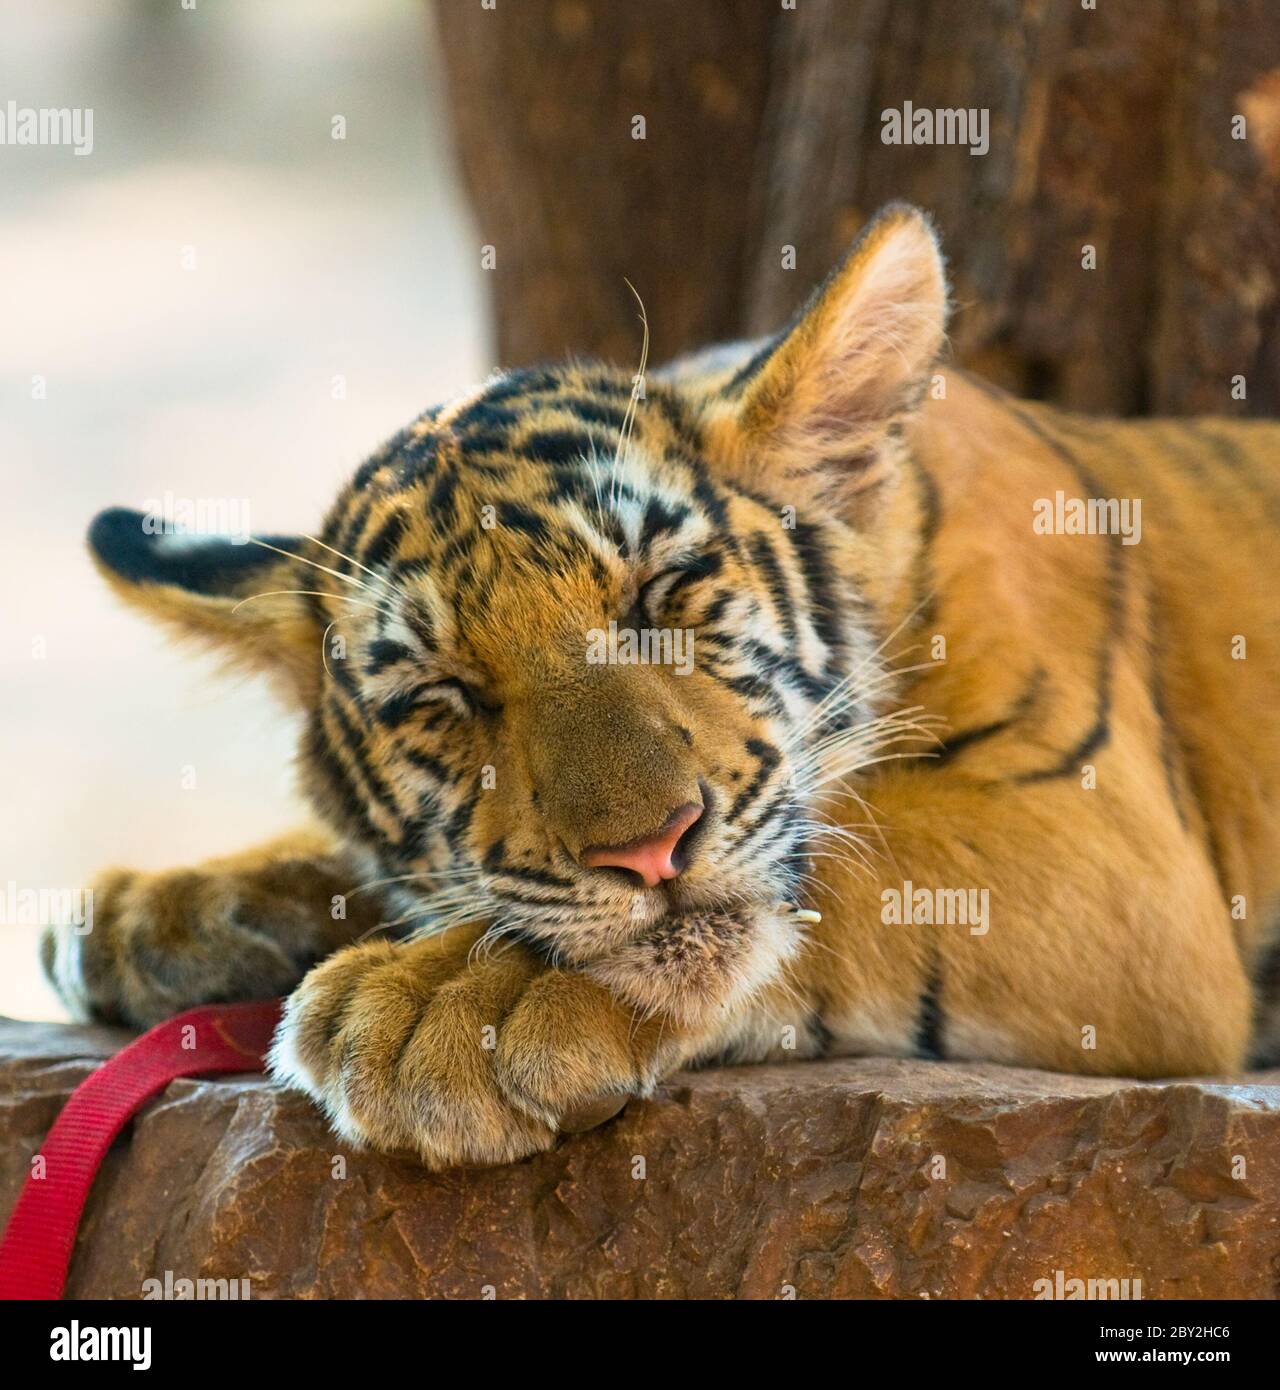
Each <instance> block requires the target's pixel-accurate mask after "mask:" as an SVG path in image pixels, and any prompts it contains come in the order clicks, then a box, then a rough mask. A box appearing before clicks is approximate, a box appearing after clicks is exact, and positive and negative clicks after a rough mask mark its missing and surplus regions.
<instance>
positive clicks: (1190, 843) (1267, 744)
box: [43, 205, 1280, 1167]
mask: <svg viewBox="0 0 1280 1390" xmlns="http://www.w3.org/2000/svg"><path fill="white" fill-rule="evenodd" d="M946 306H947V289H946V283H945V278H944V270H943V262H942V259H941V256H940V253H939V249H938V245H937V242H936V239H935V237H934V234H933V232H932V230H931V228H930V225H929V223H928V221H927V220H926V218H925V217H924V216H923V215H922V214H921V213H919V212H918V211H916V210H914V209H912V208H909V207H906V206H902V205H893V206H890V207H888V208H886V209H885V210H884V211H883V212H882V213H881V214H880V215H879V216H878V217H877V218H876V219H875V221H874V222H873V223H872V224H871V225H870V226H869V227H867V228H866V230H865V231H864V232H863V234H862V236H861V238H860V239H859V240H858V242H857V243H856V245H854V247H853V248H852V249H851V251H850V252H849V253H848V255H847V257H846V258H845V260H844V261H843V263H842V264H840V265H839V266H838V267H837V268H836V270H835V271H834V272H833V273H832V275H831V276H830V277H829V279H828V280H827V281H826V283H825V284H824V285H823V286H822V287H821V288H820V289H819V290H818V291H817V292H816V293H815V294H814V295H813V297H812V299H811V300H810V302H809V303H808V305H807V306H806V307H805V308H804V309H803V311H802V312H801V313H800V314H799V315H798V316H797V317H796V319H795V321H794V322H793V323H792V324H791V326H790V327H788V328H787V329H785V330H784V331H783V332H780V333H779V334H777V335H776V336H775V337H774V338H771V339H770V340H769V341H767V342H765V343H763V344H752V345H748V346H744V347H735V348H730V349H721V350H715V351H711V352H709V353H706V354H703V355H701V356H697V357H694V358H691V359H687V360H685V361H682V362H679V363H676V364H675V365H674V366H673V367H671V368H669V369H667V370H666V371H663V372H659V373H657V374H654V375H652V376H651V377H650V378H649V379H647V380H645V379H644V377H643V376H641V377H640V378H636V379H633V377H632V375H631V373H629V372H624V371H619V370H613V369H610V368H606V367H603V366H598V365H582V364H574V365H563V366H547V367H540V368H537V369H533V370H524V371H513V372H508V373H503V374H499V375H497V376H495V377H493V378H492V379H491V380H489V381H487V382H486V383H485V384H484V385H482V386H480V387H478V388H477V389H475V390H474V391H472V392H471V393H470V394H468V395H466V396H463V397H462V398H460V399H457V400H454V401H451V402H449V403H448V404H447V405H444V406H441V407H438V408H436V409H432V410H428V411H427V412H426V413H425V414H423V415H422V416H421V417H420V418H419V419H417V420H415V421H414V422H413V423H412V424H411V425H410V426H409V427H408V428H407V429H405V430H403V431H402V432H401V433H400V434H398V435H396V436H395V438H394V439H392V440H391V441H390V442H389V443H387V444H386V445H385V446H384V447H383V448H381V449H380V450H379V451H378V452H377V453H376V454H374V456H373V457H372V458H371V459H370V460H369V461H368V462H367V463H365V464H364V465H363V466H362V467H361V468H360V469H359V471H358V472H357V473H356V474H355V477H354V478H353V479H352V480H351V482H350V484H349V485H348V486H347V487H346V488H345V490H344V491H343V492H342V494H341V495H340V496H339V498H338V500H337V502H336V503H335V505H334V506H333V508H332V510H331V511H330V512H329V515H328V518H327V520H326V521H325V522H324V525H323V527H322V528H321V530H320V532H319V534H318V535H316V536H290V537H283V536H274V537H263V538H260V540H259V543H257V544H254V545H235V544H231V543H229V542H226V541H222V540H220V539H217V538H210V539H205V540H199V539H197V538H193V537H189V536H188V537H181V538H174V537H171V536H165V535H154V534H150V533H149V531H150V529H152V528H148V527H145V526H144V524H143V523H144V518H143V517H142V516H141V515H140V514H138V513H136V512H129V511H121V510H114V511H108V512H104V513H103V514H102V515H100V516H99V517H98V518H97V519H96V520H95V521H94V523H93V526H92V529H91V531H90V536H89V540H90V546H91V549H92V552H93V555H94V556H95V558H96V561H97V564H98V566H99V568H100V569H101V571H102V573H103V575H104V576H105V578H106V580H107V582H108V583H109V584H110V585H111V586H112V587H113V588H114V589H115V590H116V591H117V593H119V594H120V595H121V596H122V597H123V598H125V599H127V600H128V601H130V602H131V603H134V604H136V605H138V606H139V607H140V608H142V609H143V610H145V611H146V612H147V613H149V614H150V615H151V616H153V617H156V618H159V619H161V620H162V621H165V622H167V623H169V624H171V625H172V627H173V628H175V629H176V630H177V631H178V632H181V633H185V634H194V635H196V636H199V637H202V638H205V639H207V640H208V641H209V642H210V643H212V644H214V645H215V646H217V647H219V648H221V649H222V650H223V651H224V652H226V653H227V654H229V655H230V656H231V657H232V658H233V659H235V660H237V661H239V662H241V663H243V664H246V665H248V666H250V667H253V668H254V669H257V670H260V671H263V672H265V673H267V674H268V675H270V676H271V677H272V678H273V679H274V680H275V682H276V683H277V685H278V686H279V688H280V690H281V691H282V692H283V693H284V694H285V696H286V698H287V699H288V700H290V701H291V702H292V703H293V704H294V705H295V706H297V707H299V708H300V709H301V710H302V711H303V712H304V713H305V733H304V736H303V738H302V744H301V750H300V756H299V767H300V772H301V783H302V787H303V789H304V790H305V793H306V795H307V797H308V799H309V801H310V803H311V805H312V806H313V807H314V808H315V811H316V813H317V816H318V822H319V824H320V825H322V826H323V827H324V828H323V829H308V830H306V831H304V832H301V833H299V834H298V835H296V836H291V837H286V838H284V839H282V840H280V841H278V842H275V843H272V844H269V845H266V846H264V847H261V848H258V849H254V850H251V851H249V852H248V853H246V854H244V855H241V856H236V857H232V858H228V859H222V860H217V861H214V862H211V863H208V864H205V865H202V866H200V867H198V868H194V869H189V870H181V871H177V872H172V873H162V874H156V875H146V874H141V873H131V872H127V871H115V872H111V873H108V874H107V875H106V876H105V877H104V878H103V879H102V880H101V881H100V883H99V884H98V888H97V898H96V919H97V920H96V926H95V929H94V930H93V932H92V933H91V934H89V935H87V936H80V935H77V934H76V933H75V932H74V931H63V932H53V933H51V934H50V935H49V936H48V937H47V939H46V940H45V942H44V945H43V957H44V961H45V966H46V969H47V971H48V973H49V975H50V977H51V979H52V980H53V981H54V982H55V984H56V986H57V987H58V988H59V989H60V990H61V992H62V994H63V996H64V998H65V999H66V1000H67V1002H68V1004H69V1005H71V1006H73V1007H74V1008H75V1009H76V1010H77V1011H78V1012H81V1013H84V1014H88V1015H92V1016H95V1017H97V1018H102V1019H107V1020H113V1021H119V1022H124V1023H127V1024H130V1025H134V1026H138V1027H141V1026H145V1025H148V1024H152V1023H155V1022H156V1021H157V1020H159V1019H162V1018H164V1017H166V1016H167V1015H170V1014H172V1013H174V1012H175V1011H177V1010H180V1009H183V1008H185V1007H188V1006H190V1005H194V1004H196V1003H198V1002H202V1001H206V1000H230V999H247V998H255V997H262V996H270V995H273V994H288V996H289V998H288V1002H287V1006H286V1009H285V1014H284V1020H283V1023H282V1024H281V1026H280V1029H279V1031H278V1034H277V1036H276V1039H275V1042H274V1047H273V1052H272V1057H271V1066H272V1070H273V1072H274V1075H275V1076H276V1077H277V1078H278V1079H279V1081H280V1082H281V1083H282V1084H284V1085H286V1086H291V1087H297V1088H300V1089H301V1090H303V1091H305V1092H306V1093H307V1094H309V1095H310V1096H312V1097H314V1099H315V1100H316V1102H317V1103H318V1104H319V1105H320V1106H322V1107H323V1108H324V1110H325V1111H326V1112H327V1114H328V1116H329V1118H330V1119H331V1121H332V1123H333V1125H334V1127H335V1128H336V1129H337V1130H338V1131H339V1133H340V1134H341V1135H342V1136H343V1138H345V1139H346V1140H348V1141H350V1142H352V1143H357V1144H368V1145H372V1146H374V1147H376V1148H378V1149H383V1150H395V1151H411V1152H413V1153H415V1154H417V1155H418V1156H419V1157H420V1158H421V1160H422V1161H423V1162H424V1163H426V1164H428V1165H431V1166H434V1167H440V1166H445V1165H451V1164H461V1163H499V1162H504V1161H509V1160H513V1159H517V1158H520V1157H521V1156H523V1155H526V1154H530V1153H532V1152H535V1151H538V1150H541V1149H545V1148H547V1147H548V1146H549V1145H551V1144H552V1143H553V1142H554V1141H555V1139H556V1136H557V1133H558V1132H560V1131H562V1130H565V1129H572V1128H575V1127H581V1126H582V1125H584V1124H587V1123H591V1122H593V1121H598V1120H600V1119H601V1118H602V1117H603V1116H606V1115H608V1114H610V1113H612V1112H614V1111H616V1110H617V1109H618V1108H619V1107H620V1106H621V1105H622V1104H623V1103H624V1102H625V1100H626V1098H627V1097H629V1096H643V1095H645V1094H646V1093H648V1092H650V1091H651V1089H652V1088H653V1087H654V1086H655V1085H656V1083H657V1082H658V1081H659V1080H660V1079H661V1078H663V1077H664V1076H666V1075H668V1074H669V1073H670V1072H672V1071H673V1070H674V1069H677V1068H679V1067H682V1066H687V1065H692V1064H705V1063H708V1062H711V1061H713V1060H720V1061H731V1062H760V1061H766V1060H767V1061H785V1060H790V1059H794V1058H816V1057H822V1056H828V1055H841V1054H855V1053H876V1054H887V1055H892V1056H901V1057H930V1058H970V1059H988V1060H992V1061H996V1062H1004V1063H1011V1064H1015V1065H1020V1066H1029V1067H1041V1068H1052V1069H1059V1070H1064V1071H1074V1072H1087V1073H1099V1074H1125V1075H1132V1076H1140V1077H1162V1076H1174V1075H1180V1074H1191V1073H1210V1072H1218V1073H1220V1072H1233V1071H1236V1070H1238V1069H1239V1068H1241V1067H1243V1066H1244V1065H1246V1062H1247V1061H1248V1060H1249V1059H1250V1058H1251V1057H1252V1058H1253V1059H1255V1060H1260V1059H1262V1058H1264V1057H1265V1056H1267V1055H1268V1054H1272V1055H1273V1054H1274V1053H1275V1052H1276V1051H1277V1050H1280V1048H1278V1044H1280V1027H1277V1023H1276V1020H1275V1017H1274V1016H1273V1015H1272V1014H1271V1013H1269V1012H1268V997H1269V996H1268V990H1269V989H1271V990H1274V987H1275V985H1276V983H1277V979H1276V977H1277V974H1280V970H1278V969H1277V965H1278V963H1280V952H1277V950H1276V939H1277V922H1278V921H1280V721H1277V720H1276V719H1275V717H1274V714H1275V710H1276V708H1277V703H1278V701H1280V584H1278V583H1277V580H1278V578H1280V574H1278V572H1277V570H1278V567H1277V559H1276V557H1277V554H1278V553H1280V546H1278V545H1277V536H1276V529H1275V526H1276V521H1277V519H1278V518H1280V480H1278V479H1277V476H1276V475H1275V467H1276V463H1277V460H1280V426H1277V425H1275V424H1268V423H1239V422H1236V421H1232V420H1227V419H1201V420H1193V421H1162V420H1155V421H1144V422H1124V423H1117V422H1112V421H1100V420H1088V419H1082V418H1078V417H1075V416H1071V415H1068V414H1064V413H1062V412H1060V411H1057V410H1053V409H1049V408H1046V407H1044V406H1041V405H1031V404H1027V403H1025V402H1020V401H1017V400H1015V399H1012V398H1010V397H1008V396H1006V395H1004V394H1003V393H1002V392H1000V391H997V390H996V389H994V388H992V387H990V386H988V385H986V384H984V383H983V382H981V381H979V380H976V379H974V378H972V377H970V376H968V375H966V374H964V373H962V372H960V371H957V370H953V369H947V368H945V367H943V366H940V365H939V355H940V352H941V350H942V347H943V342H944V325H945V320H946Z"/></svg>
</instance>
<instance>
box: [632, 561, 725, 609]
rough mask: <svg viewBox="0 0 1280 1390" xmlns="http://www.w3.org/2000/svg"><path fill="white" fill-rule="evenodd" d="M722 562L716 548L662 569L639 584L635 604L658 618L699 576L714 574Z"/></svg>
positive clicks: (701, 577) (702, 577)
mask: <svg viewBox="0 0 1280 1390" xmlns="http://www.w3.org/2000/svg"><path fill="white" fill-rule="evenodd" d="M722 563H723V561H722V560H721V558H720V556H719V555H718V554H715V553H714V552H713V553H710V554H707V555H700V556H698V557H697V558H695V559H691V560H687V561H685V562H684V563H683V564H680V565H672V566H671V567H670V568H669V569H665V570H662V571H660V572H659V573H658V574H655V575H654V576H653V577H652V578H651V579H646V580H645V582H644V583H643V584H642V585H641V586H640V592H639V594H638V595H637V596H636V607H637V608H638V609H639V611H640V612H641V613H643V614H644V615H645V616H646V617H647V618H649V619H650V621H653V622H657V621H658V620H659V619H660V617H661V615H662V613H663V612H664V611H665V610H667V609H669V608H670V606H671V604H672V603H673V602H674V600H675V599H677V598H678V597H679V595H680V594H681V593H683V592H684V591H685V590H686V589H688V588H689V586H690V585H692V584H695V583H696V582H697V581H698V580H699V579H705V578H706V577H707V576H708V575H712V574H715V573H716V572H717V571H718V570H719V569H720V566H721V564H722Z"/></svg>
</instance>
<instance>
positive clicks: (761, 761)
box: [724, 738, 782, 825]
mask: <svg viewBox="0 0 1280 1390" xmlns="http://www.w3.org/2000/svg"><path fill="white" fill-rule="evenodd" d="M746 750H747V752H748V753H750V754H751V756H752V757H753V758H755V760H756V763H757V767H756V773H755V776H754V777H752V779H751V781H750V782H748V783H747V785H746V786H745V787H744V788H743V789H742V790H741V791H740V792H739V793H738V795H737V796H735V797H734V799H733V803H732V804H731V805H730V807H729V809H728V810H727V811H726V812H725V813H724V821H725V824H726V825H732V824H733V822H734V821H736V820H737V819H738V817H739V816H740V815H741V814H742V812H743V811H744V810H745V809H746V807H747V806H748V805H749V804H750V803H751V802H752V801H754V800H755V798H756V797H757V796H758V795H759V793H760V788H761V787H763V786H764V784H765V783H766V782H767V781H768V780H769V778H770V777H771V776H772V775H773V773H774V771H775V770H776V769H777V766H778V764H779V763H780V762H781V761H782V754H781V752H780V751H779V750H778V749H777V748H775V747H774V746H773V744H771V743H765V742H764V741H763V740H762V739H758V738H749V739H748V740H747V742H746Z"/></svg>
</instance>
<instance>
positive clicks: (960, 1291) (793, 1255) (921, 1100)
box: [0, 1020, 1280, 1298]
mask: <svg viewBox="0 0 1280 1390" xmlns="http://www.w3.org/2000/svg"><path fill="white" fill-rule="evenodd" d="M122 1040H123V1035H121V1034H118V1033H114V1032H112V1031H110V1030H106V1029H91V1028H68V1027H63V1026H59V1025H52V1024H49V1025H46V1024H29V1023H13V1022H7V1021H3V1020H0V1135H3V1137H4V1142H3V1146H2V1148H0V1215H3V1216H5V1217H7V1214H8V1212H9V1209H10V1208H11V1207H12V1205H13V1202H14V1199H15V1197H16V1195H17V1192H18V1188H19V1186H20V1183H21V1181H22V1179H23V1177H24V1175H25V1173H26V1172H27V1170H28V1166H29V1162H30V1158H31V1155H32V1154H33V1153H35V1152H36V1151H37V1150H38V1147H39V1144H40V1140H41V1138H42V1137H43V1135H44V1133H45V1131H46V1130H47V1129H48V1127H49V1125H50V1124H51V1123H52V1121H53V1118H54V1116H55V1114H56V1113H57V1111H58V1109H59V1107H60V1106H61V1104H62V1103H63V1101H64V1100H65V1098H66V1096H67V1094H68V1093H69V1091H70V1089H71V1087H72V1086H73V1085H74V1084H75V1083H76V1082H77V1081H78V1080H79V1079H80V1078H81V1077H83V1076H84V1075H85V1074H86V1072H87V1071H88V1069H89V1068H90V1066H91V1065H92V1062H93V1060H94V1059H97V1058H101V1057H104V1056H106V1055H108V1054H109V1053H110V1052H111V1051H112V1050H113V1049H114V1048H115V1047H117V1046H118V1045H119V1044H120V1042H121V1041H122ZM339 1160H342V1161H343V1162H345V1175H343V1174H342V1167H343V1163H342V1162H339ZM940 1164H942V1165H945V1166H944V1167H943V1166H939V1165H940ZM935 1170H936V1171H937V1173H938V1174H939V1175H938V1176H934V1175H933V1174H934V1172H935ZM1058 1269H1061V1270H1063V1271H1064V1273H1065V1276H1066V1277H1067V1278H1071V1277H1081V1278H1088V1277H1094V1278H1116V1279H1122V1278H1129V1279H1141V1280H1142V1294H1143V1296H1144V1297H1146V1298H1172V1297H1197V1298H1204V1297H1209V1298H1213V1297H1255V1298H1269V1297H1275V1296H1276V1295H1277V1293H1278V1292H1280V1073H1276V1072H1271V1073H1259V1074H1255V1075H1254V1076H1251V1077H1250V1078H1248V1081H1247V1084H1238V1083H1234V1082H1225V1081H1215V1080H1206V1081H1192V1082H1181V1083H1177V1084H1172V1085H1154V1084H1141V1083H1135V1082H1131V1081H1125V1080H1110V1079H1096V1078H1090V1079H1086V1078H1080V1077H1065V1076H1058V1075H1052V1074H1049V1073H1044V1072H1029V1071H1016V1070H1012V1069H1009V1068H1005V1067H997V1066H970V1065H963V1064H938V1063H927V1062H904V1061H893V1060H883V1059H865V1060H846V1061H830V1062H822V1063H812V1064H798V1065H795V1066H791V1067H746V1068H739V1069H732V1070H721V1071H708V1072H703V1073H700V1074H696V1075H684V1076H680V1077H677V1078H675V1079H673V1080H672V1081H671V1082H669V1083H668V1084H667V1085H666V1086H665V1087H664V1088H663V1090H662V1092H661V1093H660V1094H659V1095H658V1096H657V1097H656V1098H655V1099H654V1100H652V1101H649V1102H646V1103H643V1104H641V1103H632V1104H631V1105H629V1106H628V1107H627V1109H626V1110H625V1111H624V1112H623V1114H622V1115H620V1116H619V1117H618V1118H617V1119H616V1120H614V1121H612V1122H610V1123H609V1124H607V1125H605V1126H604V1127H603V1128H601V1129H599V1130H596V1131H594V1132H592V1133H589V1134H583V1135H578V1136H575V1137H573V1138H571V1139H566V1140H565V1141H564V1142H562V1143H561V1145H560V1146H559V1147H558V1148H557V1149H556V1150H555V1151H554V1152H552V1153H548V1154H543V1155H541V1156H539V1157H537V1158H534V1159H531V1160H529V1161H528V1162H525V1163H519V1164H516V1165H513V1166H512V1167H509V1168H502V1169H494V1170H489V1171H479V1170H472V1171H458V1172H452V1173H446V1174H430V1173H425V1172H422V1171H421V1170H419V1169H417V1168H415V1167H413V1166H412V1165H410V1164H407V1163H403V1162H397V1161H393V1160H390V1159H385V1158H380V1157H377V1156H375V1155H372V1154H361V1153H355V1152H352V1151H350V1150H347V1149H344V1148H343V1147H342V1146H341V1145H339V1144H338V1143H336V1142H335V1141H334V1139H333V1138H332V1137H331V1136H330V1135H329V1134H328V1133H327V1131H326V1129H325V1126H324V1123H323V1121H322V1120H321V1118H320V1117H319V1115H317V1114H316V1112H315V1111H314V1110H313V1109H312V1108H311V1107H310V1105H309V1104H308V1103H307V1101H306V1100H305V1099H303V1098H302V1097H300V1096H295V1095H291V1094H287V1093H284V1092H281V1091H278V1090H277V1089H276V1088H275V1087H274V1086H272V1085H271V1084H270V1083H268V1082H267V1081H265V1080H263V1079H262V1078H260V1077H248V1078H232V1079H220V1080H216V1081H178V1082H175V1083H174V1084H173V1085H171V1086H170V1087H169V1089H168V1090H167V1091H166V1092H165V1094H164V1095H163V1096H162V1097H161V1098H160V1099H159V1100H158V1101H156V1102H154V1103H153V1104H152V1105H150V1106H149V1107H148V1108H147V1109H146V1110H145V1111H144V1112H143V1113H142V1114H141V1116H140V1117H139V1118H138V1119H137V1120H136V1121H135V1122H134V1124H133V1126H132V1128H131V1129H130V1130H129V1131H127V1132H126V1135H125V1136H124V1137H123V1138H122V1140H121V1141H120V1142H119V1143H118V1144H117V1146H116V1148H115V1149H114V1150H113V1152H112V1154H111V1155H110V1157H109V1159H108V1162H107V1164H106V1165H105V1167H104V1169H103V1172H102V1174H101V1175H100V1178H99V1181H98V1183H97V1184H96V1186H95V1189H94V1192H93V1194H92V1196H91V1198H90V1201H89V1206H88V1210H87V1213H86V1217H85V1221H84V1225H83V1229H82V1233H81V1239H80V1244H79V1248H78V1250H77V1253H76V1257H75V1260H74V1262H73V1265H72V1270H71V1280H70V1285H69V1293H70V1294H71V1295H72V1296H76V1297H114V1298H136V1297H138V1296H139V1295H140V1292H141V1288H142V1281H143V1280H144V1279H146V1278H149V1277H160V1278H163V1276H164V1272H165V1271H166V1270H169V1271H172V1273H173V1277H174V1278H193V1279H194V1278H206V1279H212V1278H222V1279H241V1278H246V1277H247V1278H248V1279H250V1280H251V1290H252V1297H254V1298H288V1297H303V1298H328V1297H411V1298H425V1297H448V1298H481V1297H484V1296H486V1293H487V1292H488V1291H490V1290H491V1294H490V1296H496V1297H498V1298H519V1297H528V1298H547V1297H562V1298H575V1297H576V1298H604V1297H620V1298H667V1297H689V1298H725V1297H741V1298H778V1297H785V1296H788V1294H789V1291H790V1290H794V1293H795V1296H796V1297H799V1298H832V1297H835V1298H842V1297H902V1298H972V1297H983V1298H1028V1297H1031V1296H1032V1295H1033V1292H1034V1289H1033V1285H1034V1281H1035V1280H1037V1279H1039V1278H1041V1277H1049V1278H1052V1277H1053V1275H1054V1271H1056V1270H1058Z"/></svg>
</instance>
